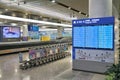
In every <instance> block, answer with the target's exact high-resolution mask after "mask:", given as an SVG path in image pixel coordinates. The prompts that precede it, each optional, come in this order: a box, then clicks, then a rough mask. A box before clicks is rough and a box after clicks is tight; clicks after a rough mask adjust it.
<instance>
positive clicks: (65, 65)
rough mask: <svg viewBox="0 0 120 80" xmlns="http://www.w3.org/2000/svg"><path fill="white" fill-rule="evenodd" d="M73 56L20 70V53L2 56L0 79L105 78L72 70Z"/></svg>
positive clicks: (101, 79) (54, 79)
mask: <svg viewBox="0 0 120 80" xmlns="http://www.w3.org/2000/svg"><path fill="white" fill-rule="evenodd" d="M71 65H72V63H71V57H67V58H64V59H61V60H58V61H55V62H52V63H49V64H46V65H42V66H39V67H35V68H31V69H27V70H20V69H19V63H18V54H12V55H5V56H0V80H104V79H105V76H104V75H100V74H94V73H87V72H81V71H73V70H72V68H71V67H72V66H71Z"/></svg>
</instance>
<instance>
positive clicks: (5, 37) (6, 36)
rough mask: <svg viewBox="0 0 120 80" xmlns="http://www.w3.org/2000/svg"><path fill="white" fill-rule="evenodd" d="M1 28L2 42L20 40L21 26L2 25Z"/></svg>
mask: <svg viewBox="0 0 120 80" xmlns="http://www.w3.org/2000/svg"><path fill="white" fill-rule="evenodd" d="M0 29H1V30H0V33H1V41H2V42H11V41H20V38H21V32H20V27H16V26H1V28H0Z"/></svg>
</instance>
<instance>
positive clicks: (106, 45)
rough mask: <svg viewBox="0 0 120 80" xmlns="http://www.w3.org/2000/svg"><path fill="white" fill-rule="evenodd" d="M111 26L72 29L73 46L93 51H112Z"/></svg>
mask: <svg viewBox="0 0 120 80" xmlns="http://www.w3.org/2000/svg"><path fill="white" fill-rule="evenodd" d="M113 32H114V26H113V25H97V26H96V25H95V26H93V25H92V26H75V27H73V33H74V34H73V46H74V47H81V48H94V49H113V46H114V44H113V38H114V33H113Z"/></svg>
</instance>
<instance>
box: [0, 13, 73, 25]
mask: <svg viewBox="0 0 120 80" xmlns="http://www.w3.org/2000/svg"><path fill="white" fill-rule="evenodd" d="M0 18H1V19H8V20H14V21H22V22H30V23H38V24H46V25H54V26H63V27H72V25H68V24H60V23H54V22H47V21H39V20H33V19H25V18H19V17H13V16H6V15H0Z"/></svg>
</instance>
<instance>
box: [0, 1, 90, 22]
mask: <svg viewBox="0 0 120 80" xmlns="http://www.w3.org/2000/svg"><path fill="white" fill-rule="evenodd" d="M24 1H25V3H24ZM57 1H59V2H60V3H63V4H65V5H67V6H70V7H72V8H75V9H76V10H79V11H81V12H85V13H87V14H88V0H83V1H82V3H81V0H57ZM0 2H1V5H2V4H3V5H6V6H7V7H12V9H14V8H15V9H16V8H17V9H20V10H21V11H25V12H33V13H36V14H41V15H43V16H50V17H54V18H59V19H62V20H67V21H70V20H71V19H73V18H84V17H86V16H85V15H82V14H80V13H77V12H75V11H72V10H69V9H68V8H65V7H63V6H61V5H58V4H56V3H52V2H51V1H50V0H0Z"/></svg>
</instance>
